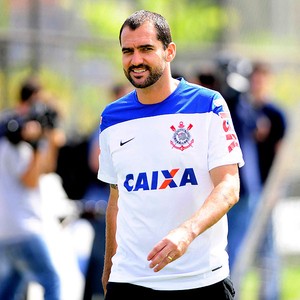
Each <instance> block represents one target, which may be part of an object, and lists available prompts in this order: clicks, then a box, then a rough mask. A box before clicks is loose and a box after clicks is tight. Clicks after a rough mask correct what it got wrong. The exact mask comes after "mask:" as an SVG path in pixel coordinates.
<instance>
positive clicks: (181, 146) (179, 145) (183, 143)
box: [170, 121, 194, 151]
mask: <svg viewBox="0 0 300 300" xmlns="http://www.w3.org/2000/svg"><path fill="white" fill-rule="evenodd" d="M170 128H171V130H172V131H173V136H172V140H171V141H170V143H171V145H172V147H173V148H175V149H178V150H181V151H183V150H185V149H187V148H189V147H191V146H192V145H193V143H194V139H192V138H191V133H190V130H191V129H192V128H193V125H192V124H189V126H188V127H185V125H184V124H183V122H182V121H181V122H179V125H178V126H177V128H176V127H175V126H174V125H172V126H171V127H170Z"/></svg>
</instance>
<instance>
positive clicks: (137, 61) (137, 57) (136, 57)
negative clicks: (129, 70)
mask: <svg viewBox="0 0 300 300" xmlns="http://www.w3.org/2000/svg"><path fill="white" fill-rule="evenodd" d="M143 62H144V59H143V56H142V55H141V53H139V52H138V51H135V52H134V53H133V55H132V58H131V64H132V65H134V66H138V65H141V64H143Z"/></svg>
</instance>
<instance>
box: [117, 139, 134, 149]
mask: <svg viewBox="0 0 300 300" xmlns="http://www.w3.org/2000/svg"><path fill="white" fill-rule="evenodd" d="M133 139H134V137H133V138H131V139H129V140H127V141H124V142H123V141H122V140H121V141H120V146H121V147H122V146H124V145H125V144H127V143H129V142H130V141H132V140H133Z"/></svg>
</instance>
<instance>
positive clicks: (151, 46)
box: [122, 44, 154, 51]
mask: <svg viewBox="0 0 300 300" xmlns="http://www.w3.org/2000/svg"><path fill="white" fill-rule="evenodd" d="M144 48H154V46H153V45H151V44H145V45H140V46H137V49H144ZM132 49H133V47H122V51H128V50H132Z"/></svg>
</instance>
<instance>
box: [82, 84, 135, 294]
mask: <svg viewBox="0 0 300 300" xmlns="http://www.w3.org/2000/svg"><path fill="white" fill-rule="evenodd" d="M131 90H132V87H131V86H130V85H129V84H128V83H118V84H115V85H113V86H112V88H111V100H112V101H114V100H116V99H118V98H120V97H122V96H124V95H125V94H127V93H128V92H129V91H131ZM99 154H100V149H99V126H97V128H96V129H95V130H94V131H93V132H92V134H91V135H90V137H89V139H88V149H87V158H88V168H89V170H90V172H91V176H90V180H89V182H88V185H87V189H86V192H85V194H84V196H83V199H82V200H81V201H82V203H83V213H82V217H83V218H86V219H87V220H89V222H90V223H91V225H92V227H93V230H94V234H95V235H94V239H93V244H92V250H91V255H90V257H89V261H88V264H87V269H86V274H85V280H86V281H85V289H84V297H83V299H84V300H91V299H93V297H95V296H99V295H100V296H103V295H104V292H103V288H102V285H101V282H99V274H101V273H102V271H103V263H104V250H105V211H106V206H107V201H108V197H109V185H108V184H107V183H106V182H103V181H100V180H98V179H97V172H98V170H99Z"/></svg>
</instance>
